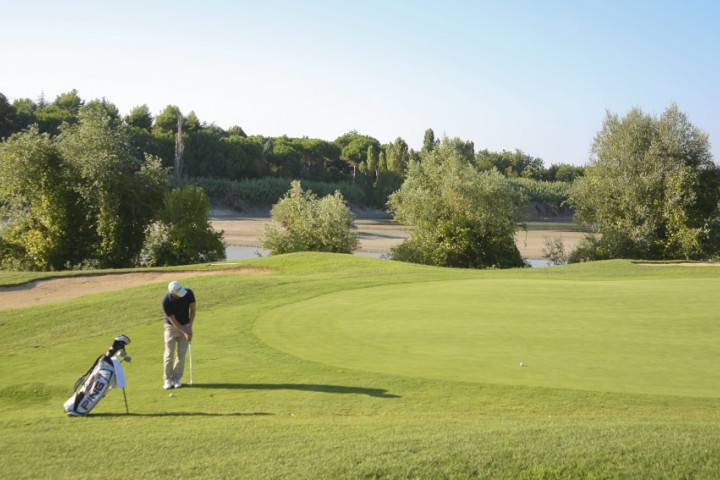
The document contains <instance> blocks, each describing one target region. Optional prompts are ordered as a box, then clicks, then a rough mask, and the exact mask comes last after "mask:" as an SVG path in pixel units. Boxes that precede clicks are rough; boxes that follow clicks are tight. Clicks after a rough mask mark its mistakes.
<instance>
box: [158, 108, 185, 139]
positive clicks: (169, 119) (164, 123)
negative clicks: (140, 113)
mask: <svg viewBox="0 0 720 480" xmlns="http://www.w3.org/2000/svg"><path fill="white" fill-rule="evenodd" d="M178 117H180V118H182V112H181V111H180V108H179V107H176V106H175V105H168V106H167V107H165V109H164V110H163V111H162V112H160V114H159V115H158V116H157V117H155V129H157V130H160V131H161V132H172V133H177V127H178Z"/></svg>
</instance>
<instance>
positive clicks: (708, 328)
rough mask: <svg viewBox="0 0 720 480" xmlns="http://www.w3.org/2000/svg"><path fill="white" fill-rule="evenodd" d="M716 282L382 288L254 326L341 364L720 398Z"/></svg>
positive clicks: (289, 308)
mask: <svg viewBox="0 0 720 480" xmlns="http://www.w3.org/2000/svg"><path fill="white" fill-rule="evenodd" d="M719 286H720V285H718V281H717V280H714V279H713V280H708V279H632V280H620V281H614V280H612V281H582V282H578V281H567V282H566V281H561V280H544V279H524V280H523V279H473V280H458V281H442V282H429V283H412V284H402V285H391V286H383V287H376V288H367V289H359V290H350V291H343V292H337V293H333V294H329V295H323V296H319V297H315V298H312V299H309V300H306V301H302V302H298V303H293V304H289V305H286V306H283V307H281V308H277V309H274V310H272V311H270V312H268V313H266V314H265V315H263V316H262V317H260V318H259V319H258V322H257V324H256V326H255V333H256V334H257V335H258V336H259V337H260V338H261V339H262V340H263V341H264V342H266V343H267V344H268V345H270V346H272V347H273V348H276V349H279V350H282V351H284V352H287V353H288V354H291V355H294V356H296V357H299V358H302V359H305V360H310V361H314V362H320V363H323V364H326V365H330V366H336V367H343V368H349V369H357V370H364V371H373V372H380V373H389V374H396V375H405V376H413V377H424V378H433V379H444V380H454V381H463V382H476V383H499V384H507V385H524V386H543V387H553V388H574V389H585V390H595V391H610V392H626V393H652V394H669V395H688V396H702V397H720V369H718V368H717V361H718V360H720V347H719V346H718V342H717V339H718V338H720V322H718V321H717V315H716V312H717V311H718V302H717V300H716V298H717V291H718V287H719ZM521 363H522V364H524V366H522V365H521Z"/></svg>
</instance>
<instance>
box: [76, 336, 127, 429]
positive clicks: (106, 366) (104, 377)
mask: <svg viewBox="0 0 720 480" xmlns="http://www.w3.org/2000/svg"><path fill="white" fill-rule="evenodd" d="M129 343H130V339H129V338H128V337H126V336H125V335H121V336H119V337H117V338H115V340H114V341H113V345H112V347H110V348H109V349H108V351H107V352H105V353H104V354H102V355H100V356H99V357H98V358H97V360H95V363H94V364H93V365H92V367H90V369H89V370H88V371H87V372H85V374H84V375H83V376H81V377H80V378H78V380H77V382H75V393H73V395H72V397H70V398H69V399H68V400H67V401H66V402H65V405H64V407H65V413H67V414H68V415H70V416H71V417H79V416H84V415H87V414H88V413H90V411H91V410H92V409H93V408H95V406H96V405H97V404H98V403H100V400H102V399H103V398H104V397H105V394H106V393H107V392H108V390H110V389H111V388H114V387H118V388H122V389H123V396H124V395H125V385H126V382H125V372H124V371H123V368H122V365H120V361H121V360H125V361H127V362H129V361H130V357H129V356H128V355H127V353H126V352H125V345H127V344H129ZM124 398H125V410H126V412H127V397H124Z"/></svg>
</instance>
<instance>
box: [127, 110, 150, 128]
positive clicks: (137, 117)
mask: <svg viewBox="0 0 720 480" xmlns="http://www.w3.org/2000/svg"><path fill="white" fill-rule="evenodd" d="M125 123H127V124H128V125H129V126H131V127H135V128H139V129H141V130H146V131H148V132H149V131H150V129H151V128H152V124H153V117H152V115H151V114H150V108H149V107H148V106H147V105H146V104H143V105H140V106H138V107H135V108H133V109H132V110H131V111H130V113H129V114H128V115H126V116H125Z"/></svg>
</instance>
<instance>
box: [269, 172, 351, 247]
mask: <svg viewBox="0 0 720 480" xmlns="http://www.w3.org/2000/svg"><path fill="white" fill-rule="evenodd" d="M354 229H355V223H354V217H353V214H352V212H351V211H350V209H349V208H348V207H347V205H346V204H345V200H344V199H343V196H342V194H341V193H340V192H337V191H336V192H335V193H334V194H333V195H327V196H325V197H323V198H318V196H317V195H315V194H313V193H312V192H310V191H303V189H302V187H301V185H300V182H299V181H294V182H292V184H291V186H290V190H289V191H288V192H287V193H286V194H285V196H283V198H282V199H281V200H280V201H279V202H278V203H277V204H275V205H274V206H273V208H272V222H271V223H269V224H267V225H266V226H265V235H264V236H263V238H262V239H261V245H262V247H263V248H266V249H268V250H270V254H271V255H277V254H282V253H290V252H303V251H311V252H333V253H352V251H353V250H355V249H356V248H357V246H358V236H357V233H355V232H354V231H353V230H354Z"/></svg>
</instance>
